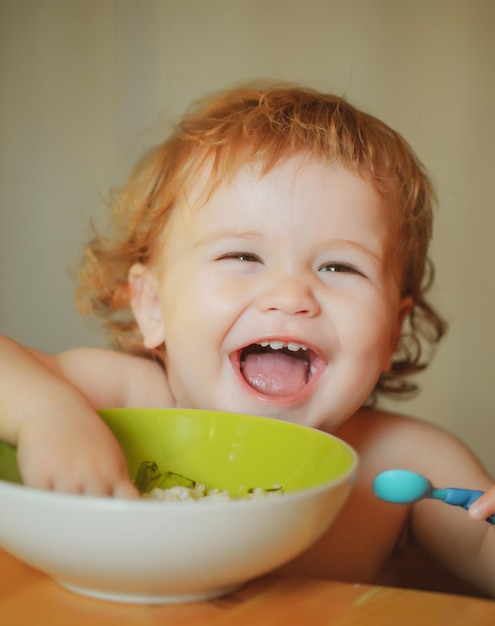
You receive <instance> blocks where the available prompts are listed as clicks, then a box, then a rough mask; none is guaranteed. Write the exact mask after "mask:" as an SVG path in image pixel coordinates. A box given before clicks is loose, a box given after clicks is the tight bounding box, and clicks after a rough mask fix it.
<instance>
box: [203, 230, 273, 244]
mask: <svg viewBox="0 0 495 626" xmlns="http://www.w3.org/2000/svg"><path fill="white" fill-rule="evenodd" d="M261 236H262V234H261V233H259V232H255V231H243V230H233V229H222V230H215V231H213V232H211V233H208V234H207V235H205V236H204V237H202V238H201V239H199V240H198V241H197V243H196V245H197V246H204V245H206V244H209V243H215V242H216V241H223V240H228V239H247V240H255V239H259V238H260V237H261Z"/></svg>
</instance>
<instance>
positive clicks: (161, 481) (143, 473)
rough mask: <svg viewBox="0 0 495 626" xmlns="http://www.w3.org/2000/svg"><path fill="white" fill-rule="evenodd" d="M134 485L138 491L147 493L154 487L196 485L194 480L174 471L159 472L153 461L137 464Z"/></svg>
mask: <svg viewBox="0 0 495 626" xmlns="http://www.w3.org/2000/svg"><path fill="white" fill-rule="evenodd" d="M134 485H135V486H136V489H138V491H139V493H149V492H150V491H152V490H153V489H156V488H159V489H170V488H172V487H188V488H189V489H192V488H194V487H195V486H196V482H195V481H194V480H191V479H190V478H187V476H183V475H182V474H177V473H176V472H164V473H161V472H160V469H159V467H158V465H157V464H156V463H155V462H154V461H143V462H142V463H141V464H140V465H139V468H138V471H137V474H136V478H135V479H134Z"/></svg>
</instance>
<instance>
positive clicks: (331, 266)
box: [318, 262, 361, 274]
mask: <svg viewBox="0 0 495 626" xmlns="http://www.w3.org/2000/svg"><path fill="white" fill-rule="evenodd" d="M318 271H319V272H335V273H337V272H346V273H350V274H360V273H361V272H360V271H359V270H358V269H356V268H355V267H354V266H352V265H348V264H347V263H339V262H332V263H325V264H324V265H322V266H321V267H319V268H318Z"/></svg>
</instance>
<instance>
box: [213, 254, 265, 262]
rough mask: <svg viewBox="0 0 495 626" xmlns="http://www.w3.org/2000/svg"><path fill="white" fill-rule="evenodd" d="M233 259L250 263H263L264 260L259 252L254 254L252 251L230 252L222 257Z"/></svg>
mask: <svg viewBox="0 0 495 626" xmlns="http://www.w3.org/2000/svg"><path fill="white" fill-rule="evenodd" d="M228 259H232V260H234V261H245V262H248V263H262V262H263V261H262V260H261V258H260V257H259V256H258V255H257V254H253V253H252V252H229V253H228V254H224V255H222V256H221V257H220V259H219V260H220V261H221V260H228Z"/></svg>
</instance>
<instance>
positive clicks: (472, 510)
mask: <svg viewBox="0 0 495 626" xmlns="http://www.w3.org/2000/svg"><path fill="white" fill-rule="evenodd" d="M494 514H495V485H493V486H492V487H491V488H490V489H488V490H487V491H486V492H485V493H484V494H483V495H482V496H480V497H479V498H478V499H477V500H476V501H475V502H473V504H472V505H471V506H470V507H469V515H470V517H471V518H472V519H475V520H486V519H487V518H488V517H490V516H491V515H494Z"/></svg>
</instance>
